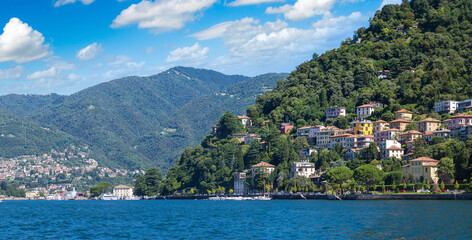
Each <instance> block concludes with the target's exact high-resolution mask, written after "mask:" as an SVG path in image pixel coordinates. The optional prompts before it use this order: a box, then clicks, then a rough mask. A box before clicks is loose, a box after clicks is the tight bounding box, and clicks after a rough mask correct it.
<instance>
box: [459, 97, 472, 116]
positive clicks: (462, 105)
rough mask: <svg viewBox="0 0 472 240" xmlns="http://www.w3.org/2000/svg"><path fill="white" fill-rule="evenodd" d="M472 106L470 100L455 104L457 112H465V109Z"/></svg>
mask: <svg viewBox="0 0 472 240" xmlns="http://www.w3.org/2000/svg"><path fill="white" fill-rule="evenodd" d="M470 106H472V99H467V100H464V101H460V102H458V103H457V112H459V113H463V112H467V110H466V108H467V107H470Z"/></svg>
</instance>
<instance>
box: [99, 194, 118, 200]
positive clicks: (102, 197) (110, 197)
mask: <svg viewBox="0 0 472 240" xmlns="http://www.w3.org/2000/svg"><path fill="white" fill-rule="evenodd" d="M99 199H100V200H118V197H117V196H115V195H113V194H111V193H102V194H101V195H100V197H99Z"/></svg>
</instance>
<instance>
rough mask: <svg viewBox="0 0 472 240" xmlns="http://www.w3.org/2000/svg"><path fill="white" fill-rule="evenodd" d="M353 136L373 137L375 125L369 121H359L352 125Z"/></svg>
mask: <svg viewBox="0 0 472 240" xmlns="http://www.w3.org/2000/svg"><path fill="white" fill-rule="evenodd" d="M351 126H352V128H353V129H352V131H353V134H356V135H362V136H365V135H373V130H374V125H373V124H372V122H371V121H369V120H357V121H354V122H352V123H351Z"/></svg>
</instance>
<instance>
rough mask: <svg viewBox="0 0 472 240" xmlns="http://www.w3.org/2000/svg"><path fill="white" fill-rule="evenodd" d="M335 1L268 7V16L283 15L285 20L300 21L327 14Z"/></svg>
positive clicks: (303, 1) (301, 1)
mask: <svg viewBox="0 0 472 240" xmlns="http://www.w3.org/2000/svg"><path fill="white" fill-rule="evenodd" d="M335 2H336V0H297V2H296V3H295V4H294V5H290V4H286V5H283V6H281V7H278V8H274V7H268V8H267V9H266V13H268V14H281V13H283V14H284V17H285V18H286V19H289V20H292V21H301V20H304V19H307V18H311V17H313V16H315V15H323V14H325V13H327V12H328V11H329V10H330V9H331V8H332V7H333V5H334V3H335Z"/></svg>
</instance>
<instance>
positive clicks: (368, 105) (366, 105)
mask: <svg viewBox="0 0 472 240" xmlns="http://www.w3.org/2000/svg"><path fill="white" fill-rule="evenodd" d="M364 107H371V108H373V107H374V106H372V105H371V104H364V105H361V106H358V107H356V108H364Z"/></svg>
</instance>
